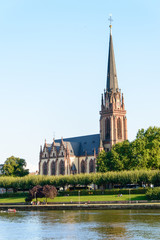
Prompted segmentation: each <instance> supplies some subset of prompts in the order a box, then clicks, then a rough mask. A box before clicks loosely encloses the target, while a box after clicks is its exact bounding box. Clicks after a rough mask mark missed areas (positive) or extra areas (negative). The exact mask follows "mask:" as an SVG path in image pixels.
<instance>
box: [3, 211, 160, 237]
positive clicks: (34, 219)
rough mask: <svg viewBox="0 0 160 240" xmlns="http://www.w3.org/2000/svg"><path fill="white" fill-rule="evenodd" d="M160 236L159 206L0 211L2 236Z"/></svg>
mask: <svg viewBox="0 0 160 240" xmlns="http://www.w3.org/2000/svg"><path fill="white" fill-rule="evenodd" d="M8 239H11V240H17V239H21V240H22V239H25V240H52V239H56V240H63V239H64V240H65V239H67V240H68V239H69V240H79V239H82V240H93V239H94V240H99V239H109V240H120V239H121V240H125V239H126V240H127V239H130V240H134V239H135V240H144V239H153V240H155V239H160V210H100V211H99V210H95V211H93V210H90V211H30V212H29V211H21V212H16V213H7V212H0V240H8Z"/></svg>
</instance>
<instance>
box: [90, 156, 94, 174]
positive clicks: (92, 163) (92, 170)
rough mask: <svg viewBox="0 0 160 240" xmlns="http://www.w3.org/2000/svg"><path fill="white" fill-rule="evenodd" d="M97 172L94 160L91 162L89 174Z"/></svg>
mask: <svg viewBox="0 0 160 240" xmlns="http://www.w3.org/2000/svg"><path fill="white" fill-rule="evenodd" d="M94 171H95V168H94V160H92V159H91V160H90V162H89V172H90V173H92V172H94Z"/></svg>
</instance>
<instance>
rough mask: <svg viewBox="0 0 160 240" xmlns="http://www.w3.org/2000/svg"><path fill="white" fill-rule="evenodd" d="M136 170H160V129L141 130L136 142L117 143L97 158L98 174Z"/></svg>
mask: <svg viewBox="0 0 160 240" xmlns="http://www.w3.org/2000/svg"><path fill="white" fill-rule="evenodd" d="M135 169H160V128H158V127H149V128H148V129H147V130H144V129H141V130H139V131H138V133H137V136H136V139H135V140H134V141H132V142H129V141H124V142H121V143H117V144H115V145H114V146H113V147H112V149H111V151H109V152H105V151H102V152H101V153H100V154H99V156H98V158H97V171H98V172H107V171H123V170H135Z"/></svg>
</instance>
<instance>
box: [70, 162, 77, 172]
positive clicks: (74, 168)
mask: <svg viewBox="0 0 160 240" xmlns="http://www.w3.org/2000/svg"><path fill="white" fill-rule="evenodd" d="M71 173H72V174H76V173H77V169H76V166H75V164H74V163H72V167H71Z"/></svg>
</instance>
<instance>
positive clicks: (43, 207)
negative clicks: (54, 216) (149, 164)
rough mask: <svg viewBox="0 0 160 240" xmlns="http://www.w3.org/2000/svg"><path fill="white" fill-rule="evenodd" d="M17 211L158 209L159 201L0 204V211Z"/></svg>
mask: <svg viewBox="0 0 160 240" xmlns="http://www.w3.org/2000/svg"><path fill="white" fill-rule="evenodd" d="M10 208H11V209H16V210H17V211H44V210H45V211H46V210H113V209H118V210H122V209H160V203H157V202H152V203H123V204H111V203H110V204H105V203H104V204H102V203H101V204H98V203H96V204H93V203H91V204H86V203H85V204H66V203H64V204H48V205H17V204H15V205H14V204H12V205H9V204H8V205H0V211H7V210H8V209H10Z"/></svg>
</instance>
